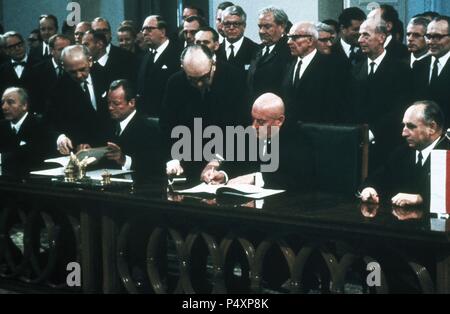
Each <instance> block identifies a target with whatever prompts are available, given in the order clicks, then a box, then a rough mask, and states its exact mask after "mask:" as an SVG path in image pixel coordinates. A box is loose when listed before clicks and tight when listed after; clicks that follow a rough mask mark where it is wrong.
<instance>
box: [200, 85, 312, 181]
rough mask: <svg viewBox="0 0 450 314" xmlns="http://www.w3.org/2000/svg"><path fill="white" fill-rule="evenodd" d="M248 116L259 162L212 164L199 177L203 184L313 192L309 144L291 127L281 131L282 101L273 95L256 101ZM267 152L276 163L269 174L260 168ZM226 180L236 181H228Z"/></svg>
mask: <svg viewBox="0 0 450 314" xmlns="http://www.w3.org/2000/svg"><path fill="white" fill-rule="evenodd" d="M251 115H252V119H253V123H252V127H253V128H254V130H255V131H256V136H257V138H258V142H259V144H260V145H262V147H260V148H259V149H258V156H259V160H258V161H256V162H252V161H248V162H244V163H240V162H231V163H228V162H226V163H225V164H224V166H223V167H219V163H218V162H217V161H216V160H212V161H211V162H210V163H209V164H208V165H207V166H206V167H205V169H204V170H203V172H202V174H201V179H202V181H204V182H206V183H211V184H218V183H228V184H230V185H231V184H252V185H257V186H260V187H270V188H281V189H295V190H299V189H300V190H304V189H307V188H312V187H313V186H314V184H313V177H314V176H313V171H314V168H313V166H312V165H313V152H312V148H311V144H310V143H309V141H307V140H306V138H304V137H303V136H302V134H301V133H300V131H299V130H295V129H294V127H290V128H289V129H288V128H287V127H284V128H283V129H282V126H283V125H284V123H285V111H284V103H283V100H282V99H281V98H280V97H278V96H277V95H275V94H272V93H266V94H263V95H261V96H260V97H258V98H257V99H256V100H255V102H254V104H253V106H252V111H251ZM247 150H249V149H248V147H247ZM269 151H270V155H271V156H270V157H271V159H275V162H278V167H277V169H269V168H266V169H268V171H264V168H263V166H264V165H266V166H267V165H268V164H267V158H265V157H268V152H269ZM265 160H266V162H265ZM273 161H274V160H270V161H269V162H270V163H272V162H273ZM219 168H220V171H218V170H219ZM271 168H272V167H271ZM273 170H274V171H273ZM242 173H245V174H242ZM236 175H237V176H236ZM228 176H236V177H234V178H233V179H231V180H229V181H228V180H227V178H228ZM227 181H228V182H227Z"/></svg>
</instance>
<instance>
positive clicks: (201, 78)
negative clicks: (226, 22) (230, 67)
mask: <svg viewBox="0 0 450 314" xmlns="http://www.w3.org/2000/svg"><path fill="white" fill-rule="evenodd" d="M181 66H182V67H183V70H184V72H185V73H186V76H187V79H188V80H189V82H190V83H191V84H192V85H193V86H195V87H196V88H198V89H200V90H202V89H204V88H206V87H209V86H210V85H211V84H212V79H213V77H214V72H215V65H214V60H213V54H212V52H211V51H210V50H209V49H208V48H207V47H205V46H201V45H192V46H189V47H187V48H186V49H184V51H183V53H182V54H181Z"/></svg>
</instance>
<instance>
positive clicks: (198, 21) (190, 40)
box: [180, 15, 206, 47]
mask: <svg viewBox="0 0 450 314" xmlns="http://www.w3.org/2000/svg"><path fill="white" fill-rule="evenodd" d="M204 26H206V22H205V21H204V20H203V18H201V17H199V16H196V15H192V16H189V17H187V18H186V19H185V20H184V21H183V28H182V30H181V34H180V39H181V42H182V44H181V46H182V47H186V46H190V45H193V44H194V43H195V34H196V33H197V32H198V30H199V29H200V28H201V27H204Z"/></svg>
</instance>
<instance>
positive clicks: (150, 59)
mask: <svg viewBox="0 0 450 314" xmlns="http://www.w3.org/2000/svg"><path fill="white" fill-rule="evenodd" d="M141 32H142V34H143V35H144V42H145V43H146V45H147V46H148V47H150V48H149V49H148V50H147V52H146V54H145V55H144V57H143V58H142V61H141V64H140V66H139V72H138V79H137V93H138V95H139V98H138V99H139V101H138V108H139V109H138V110H140V111H141V113H144V114H147V115H149V116H152V117H159V116H160V114H161V104H162V101H163V96H164V91H165V88H166V84H167V80H168V79H169V77H170V76H171V75H172V74H173V73H175V72H177V71H179V70H180V49H179V48H178V45H177V44H176V43H175V42H174V41H173V40H171V39H169V37H168V35H169V29H168V25H167V23H166V21H165V20H164V18H163V17H162V16H160V15H150V16H148V17H147V18H146V19H145V21H144V23H143V24H142V31H141Z"/></svg>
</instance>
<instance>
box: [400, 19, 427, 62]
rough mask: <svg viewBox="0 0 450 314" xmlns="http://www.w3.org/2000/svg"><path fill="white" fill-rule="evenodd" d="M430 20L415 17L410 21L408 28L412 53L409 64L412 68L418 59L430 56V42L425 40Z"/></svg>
mask: <svg viewBox="0 0 450 314" xmlns="http://www.w3.org/2000/svg"><path fill="white" fill-rule="evenodd" d="M429 22H430V21H429V20H428V19H426V18H424V17H415V18H413V19H411V21H409V23H408V26H407V28H406V39H407V41H408V51H409V52H410V53H411V56H410V58H409V60H408V61H409V62H408V64H409V66H410V67H411V69H412V68H413V67H414V65H415V64H417V62H418V61H420V60H422V59H424V58H426V57H428V44H427V42H426V40H425V34H426V32H427V27H428V24H429Z"/></svg>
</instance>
